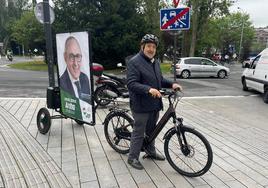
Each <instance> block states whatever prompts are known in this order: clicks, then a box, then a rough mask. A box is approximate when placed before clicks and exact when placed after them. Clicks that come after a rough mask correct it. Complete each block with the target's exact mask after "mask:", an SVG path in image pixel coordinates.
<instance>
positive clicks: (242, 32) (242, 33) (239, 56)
mask: <svg viewBox="0 0 268 188" xmlns="http://www.w3.org/2000/svg"><path fill="white" fill-rule="evenodd" d="M242 19H243V22H242V31H241V36H240V44H239V53H238V60H240V58H241V48H242V42H243V35H244V25H245V21H244V17H242Z"/></svg>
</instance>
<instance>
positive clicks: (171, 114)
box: [145, 105, 176, 144]
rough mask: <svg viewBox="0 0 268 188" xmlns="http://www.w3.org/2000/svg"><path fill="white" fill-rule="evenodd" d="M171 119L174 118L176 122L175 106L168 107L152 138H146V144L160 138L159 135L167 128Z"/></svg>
mask: <svg viewBox="0 0 268 188" xmlns="http://www.w3.org/2000/svg"><path fill="white" fill-rule="evenodd" d="M170 118H173V122H174V121H175V120H176V113H175V109H174V108H173V105H170V106H169V107H168V109H167V111H166V112H165V114H164V115H163V116H162V117H161V119H160V120H159V122H158V123H157V125H156V127H155V129H154V131H153V133H152V134H151V136H149V137H146V138H145V142H146V144H149V143H151V142H152V141H153V140H154V139H155V138H156V137H157V136H158V134H159V133H160V132H161V131H162V129H163V128H164V127H165V125H166V123H167V122H168V121H169V119H170Z"/></svg>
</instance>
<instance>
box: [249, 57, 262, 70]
mask: <svg viewBox="0 0 268 188" xmlns="http://www.w3.org/2000/svg"><path fill="white" fill-rule="evenodd" d="M260 57H261V56H260V55H259V56H257V57H256V58H255V59H254V60H253V61H252V63H251V64H250V68H251V69H255V68H256V66H257V64H258V62H259V59H260Z"/></svg>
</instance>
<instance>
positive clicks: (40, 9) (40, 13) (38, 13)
mask: <svg viewBox="0 0 268 188" xmlns="http://www.w3.org/2000/svg"><path fill="white" fill-rule="evenodd" d="M49 13H50V24H52V23H53V22H54V20H55V13H54V10H53V8H52V7H51V6H49ZM34 14H35V17H36V19H37V20H38V21H39V22H40V23H41V24H44V3H43V2H39V3H37V5H36V6H35V8H34Z"/></svg>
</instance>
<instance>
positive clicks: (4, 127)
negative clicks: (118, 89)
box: [0, 97, 268, 188]
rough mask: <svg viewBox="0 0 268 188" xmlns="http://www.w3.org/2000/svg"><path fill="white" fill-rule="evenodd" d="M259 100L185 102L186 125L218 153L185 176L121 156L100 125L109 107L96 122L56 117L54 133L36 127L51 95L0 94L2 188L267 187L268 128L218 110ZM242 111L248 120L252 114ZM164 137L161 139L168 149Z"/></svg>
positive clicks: (182, 112)
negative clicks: (199, 172)
mask: <svg viewBox="0 0 268 188" xmlns="http://www.w3.org/2000/svg"><path fill="white" fill-rule="evenodd" d="M255 100H260V99H259V98H256V97H238V98H207V99H187V98H185V99H183V101H182V103H181V104H180V105H179V108H178V111H179V114H180V115H182V117H183V118H184V121H185V124H188V125H192V126H194V127H195V128H196V129H198V130H199V131H201V132H202V133H203V134H204V135H205V136H206V138H207V139H208V140H209V142H210V143H211V145H212V149H213V154H214V161H213V164H212V167H211V169H210V171H209V172H208V173H206V174H205V175H203V176H201V177H197V178H187V177H184V176H181V175H180V174H178V173H177V172H176V171H174V170H173V169H172V168H171V166H170V165H169V164H168V162H167V161H164V162H163V161H153V160H149V159H145V160H143V159H141V162H142V164H143V165H144V167H145V170H141V171H139V170H135V169H133V168H131V167H130V166H129V165H128V164H127V162H126V160H127V155H120V154H118V153H116V152H115V151H114V150H113V149H112V148H111V147H110V146H109V145H108V143H107V142H106V139H105V136H104V133H103V125H102V122H103V120H104V117H105V114H107V113H108V110H107V109H98V110H97V114H96V125H95V126H86V125H85V126H79V125H77V124H76V123H75V122H74V121H72V120H70V119H56V120H52V126H51V129H50V132H49V133H48V134H46V135H42V134H40V133H39V132H38V130H37V126H36V114H37V112H38V110H39V109H40V108H42V107H44V106H45V103H46V101H45V99H3V98H1V99H0V187H10V188H13V187H85V188H89V187H94V188H96V187H102V188H104V187H122V188H129V187H130V188H132V187H140V188H143V187H144V188H150V187H160V188H162V187H163V188H168V187H180V188H188V187H189V188H190V187H195V188H207V187H215V188H223V187H230V188H234V187H239V188H240V187H241V188H243V187H249V188H255V187H256V188H258V187H267V188H268V144H267V143H268V140H267V136H268V133H267V131H266V130H265V129H262V128H260V127H259V128H257V127H255V126H254V124H253V123H252V121H247V120H246V119H245V120H243V121H242V122H241V121H240V119H239V117H238V118H235V115H232V116H231V115H230V114H229V115H226V114H224V113H221V111H220V109H222V108H225V109H226V110H229V109H228V105H227V104H233V103H234V104H239V103H249V101H250V102H254V101H255ZM208 104H209V105H208ZM267 110H268V109H267ZM53 113H55V112H52V111H51V114H53ZM230 113H232V111H230ZM233 113H235V112H233ZM243 113H245V114H243V115H244V117H245V118H246V117H247V115H246V113H248V111H247V110H245V111H243ZM264 118H266V119H267V118H268V117H264ZM256 121H258V120H256ZM256 121H255V122H256ZM261 121H264V120H263V119H261ZM266 122H268V121H266ZM163 134H164V132H162V133H161V134H160V135H159V137H158V138H157V141H156V144H157V148H158V149H159V151H160V152H162V153H164V152H163V140H162V137H163Z"/></svg>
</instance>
